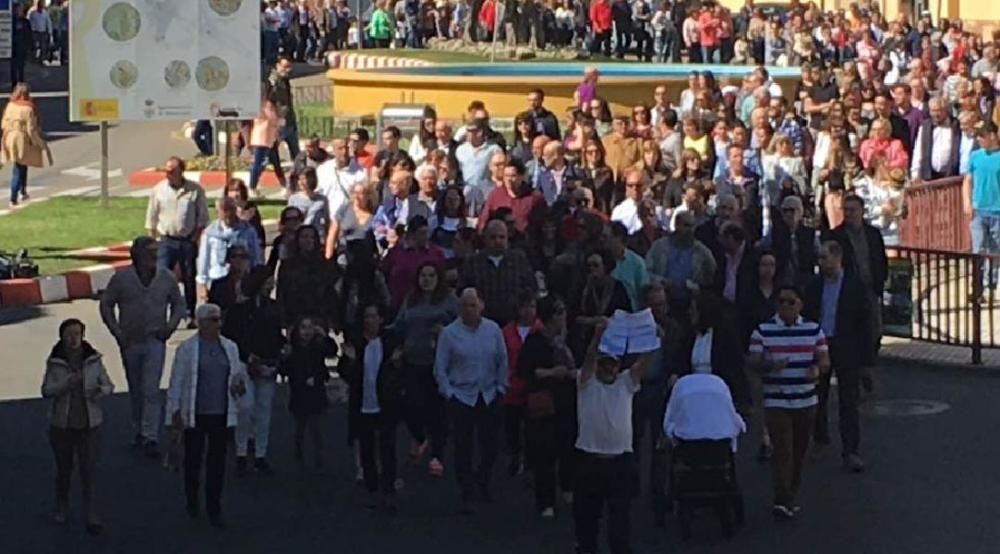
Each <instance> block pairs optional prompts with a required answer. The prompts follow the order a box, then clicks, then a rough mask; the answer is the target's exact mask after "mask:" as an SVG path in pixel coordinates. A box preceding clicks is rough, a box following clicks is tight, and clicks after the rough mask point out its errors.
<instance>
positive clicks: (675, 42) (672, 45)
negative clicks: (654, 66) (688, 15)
mask: <svg viewBox="0 0 1000 554" xmlns="http://www.w3.org/2000/svg"><path fill="white" fill-rule="evenodd" d="M655 42H656V44H655V46H654V49H655V50H656V61H657V62H659V63H666V61H667V60H670V61H671V62H672V63H677V62H679V61H680V51H681V45H680V37H679V36H678V35H677V31H673V30H670V31H664V32H662V33H658V34H657V35H656V41H655ZM675 52H676V54H675Z"/></svg>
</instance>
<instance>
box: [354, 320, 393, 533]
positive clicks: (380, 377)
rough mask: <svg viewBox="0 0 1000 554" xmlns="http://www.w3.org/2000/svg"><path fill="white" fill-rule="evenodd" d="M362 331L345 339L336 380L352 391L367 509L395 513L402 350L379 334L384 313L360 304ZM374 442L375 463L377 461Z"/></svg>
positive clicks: (390, 338) (388, 336) (382, 331)
mask: <svg viewBox="0 0 1000 554" xmlns="http://www.w3.org/2000/svg"><path fill="white" fill-rule="evenodd" d="M360 319H361V332H360V333H355V334H353V336H352V335H351V334H349V335H348V337H347V339H346V341H345V343H344V350H343V354H344V355H343V357H342V358H341V361H340V368H339V371H340V375H341V377H343V378H344V380H345V381H347V384H348V385H349V386H350V394H349V396H348V427H349V434H350V435H351V436H355V437H357V439H358V443H359V446H360V450H361V469H362V473H363V475H364V482H365V487H366V488H367V489H368V492H369V493H370V494H371V496H372V498H371V502H370V503H369V507H370V508H375V507H376V506H377V503H376V496H377V495H378V494H379V493H381V504H382V506H383V508H385V509H386V510H387V511H389V512H390V513H394V512H395V511H396V485H395V483H396V426H397V425H398V423H399V419H400V415H401V410H402V400H403V372H402V362H403V351H402V349H401V348H400V345H399V343H398V341H397V340H396V338H395V336H394V335H393V334H392V333H391V332H389V331H386V330H385V329H383V327H382V324H383V321H384V320H383V308H382V306H380V305H378V304H374V303H365V304H362V309H361V315H360ZM376 441H377V443H378V444H377V448H378V462H376V458H375V456H376Z"/></svg>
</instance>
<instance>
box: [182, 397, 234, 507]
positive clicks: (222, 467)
mask: <svg viewBox="0 0 1000 554" xmlns="http://www.w3.org/2000/svg"><path fill="white" fill-rule="evenodd" d="M228 439H229V428H228V427H226V416H225V415H199V416H196V417H195V426H194V427H191V428H188V429H185V430H184V492H185V493H186V494H187V503H188V508H197V506H198V489H199V487H200V480H201V467H202V463H203V462H204V466H205V508H206V509H207V510H208V514H209V515H210V516H217V515H219V514H220V513H221V512H222V479H223V477H224V475H225V473H226V444H227V442H228ZM206 443H207V445H208V448H207V453H206V448H205V445H206Z"/></svg>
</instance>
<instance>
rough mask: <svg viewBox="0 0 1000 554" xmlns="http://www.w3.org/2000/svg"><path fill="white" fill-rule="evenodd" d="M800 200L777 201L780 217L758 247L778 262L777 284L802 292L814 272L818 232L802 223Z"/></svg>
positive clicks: (802, 210) (790, 197) (792, 198)
mask: <svg viewBox="0 0 1000 554" xmlns="http://www.w3.org/2000/svg"><path fill="white" fill-rule="evenodd" d="M804 213H805V209H804V207H803V205H802V199H801V198H799V197H798V196H789V197H786V198H785V199H784V200H782V201H781V216H780V217H777V218H775V220H774V227H773V228H772V229H771V232H770V233H769V234H768V235H767V236H765V237H764V240H763V241H762V242H761V246H762V247H764V248H769V249H771V250H772V251H773V252H774V257H775V259H776V261H777V263H778V275H777V278H778V283H779V284H782V285H794V286H796V287H798V288H799V290H802V289H803V288H805V286H806V285H807V284H808V283H809V281H810V280H811V279H812V278H813V276H814V275H815V273H816V244H817V243H818V233H817V232H816V229H815V228H814V227H810V226H808V225H806V224H805V223H803V222H802V215H803V214H804Z"/></svg>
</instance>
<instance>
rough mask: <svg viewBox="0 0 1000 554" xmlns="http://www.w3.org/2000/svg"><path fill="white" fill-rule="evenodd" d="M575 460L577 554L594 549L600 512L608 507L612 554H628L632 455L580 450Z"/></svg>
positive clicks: (588, 553) (574, 501) (574, 514)
mask: <svg viewBox="0 0 1000 554" xmlns="http://www.w3.org/2000/svg"><path fill="white" fill-rule="evenodd" d="M578 460H579V461H578V464H577V474H576V492H575V494H574V496H573V520H574V525H575V527H576V551H577V553H578V554H592V553H594V552H597V535H598V532H599V530H600V523H601V516H602V515H603V514H604V509H605V508H607V510H608V544H609V546H610V547H611V554H630V553H631V552H632V546H631V538H630V535H631V528H630V525H631V524H630V521H629V519H630V518H629V509H630V504H631V502H632V479H631V468H632V464H633V463H634V462H633V461H632V455H631V454H621V455H619V456H614V457H604V456H598V455H594V454H588V453H585V452H581V453H580V456H579V459H578Z"/></svg>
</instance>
